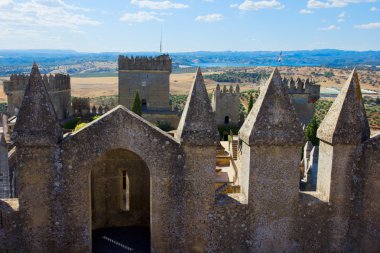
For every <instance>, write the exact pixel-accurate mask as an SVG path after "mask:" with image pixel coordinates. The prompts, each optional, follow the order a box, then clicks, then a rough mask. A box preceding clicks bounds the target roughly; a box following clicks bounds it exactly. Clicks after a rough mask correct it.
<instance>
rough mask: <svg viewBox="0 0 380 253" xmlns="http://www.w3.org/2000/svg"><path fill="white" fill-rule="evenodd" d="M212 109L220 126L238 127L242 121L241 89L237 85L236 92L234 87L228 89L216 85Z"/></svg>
mask: <svg viewBox="0 0 380 253" xmlns="http://www.w3.org/2000/svg"><path fill="white" fill-rule="evenodd" d="M211 101H212V102H211V103H212V109H213V111H214V112H215V120H216V124H217V125H218V126H223V125H232V126H238V125H239V120H240V113H239V111H240V87H239V85H236V88H235V90H234V89H233V87H232V86H230V87H229V89H227V87H226V86H225V85H224V86H223V89H220V85H219V84H217V85H216V89H215V90H214V92H213V93H212V99H211Z"/></svg>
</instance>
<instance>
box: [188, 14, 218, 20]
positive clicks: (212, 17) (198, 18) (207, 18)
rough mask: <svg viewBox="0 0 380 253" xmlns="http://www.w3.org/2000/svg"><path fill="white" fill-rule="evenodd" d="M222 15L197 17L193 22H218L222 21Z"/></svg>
mask: <svg viewBox="0 0 380 253" xmlns="http://www.w3.org/2000/svg"><path fill="white" fill-rule="evenodd" d="M223 18H224V17H223V15H222V14H208V15H205V16H198V17H196V18H195V21H201V22H218V21H221V20H223Z"/></svg>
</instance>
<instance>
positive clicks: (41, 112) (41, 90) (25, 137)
mask: <svg viewBox="0 0 380 253" xmlns="http://www.w3.org/2000/svg"><path fill="white" fill-rule="evenodd" d="M61 138H62V130H61V127H60V125H59V123H58V120H57V115H56V113H55V111H54V107H53V104H52V103H51V100H50V97H49V93H48V92H47V90H46V87H45V84H44V82H43V81H42V77H41V74H40V71H39V70H38V66H37V64H36V63H35V64H34V65H33V68H32V71H31V73H30V79H29V82H28V85H27V87H26V90H25V95H24V99H23V101H22V104H21V108H20V112H19V114H18V119H17V122H16V126H15V130H14V139H15V141H16V143H17V145H23V146H25V145H39V146H46V145H55V144H56V143H57V142H58V141H59V140H60V139H61Z"/></svg>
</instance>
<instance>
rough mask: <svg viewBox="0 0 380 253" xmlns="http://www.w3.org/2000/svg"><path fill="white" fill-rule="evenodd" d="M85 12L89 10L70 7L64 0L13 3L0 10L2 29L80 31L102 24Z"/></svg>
mask: <svg viewBox="0 0 380 253" xmlns="http://www.w3.org/2000/svg"><path fill="white" fill-rule="evenodd" d="M0 1H1V0H0ZM84 11H88V10H87V9H83V8H80V7H76V6H73V5H68V4H66V3H65V2H64V1H63V0H49V1H46V0H29V1H26V2H21V3H15V2H11V4H8V5H7V6H5V7H4V8H2V9H0V28H3V29H6V28H9V27H11V28H14V29H21V27H32V28H33V29H37V28H38V27H60V28H67V29H70V30H79V29H80V27H81V26H85V25H90V26H95V25H99V24H100V22H98V21H96V20H94V19H92V18H90V17H87V16H85V15H83V12H84Z"/></svg>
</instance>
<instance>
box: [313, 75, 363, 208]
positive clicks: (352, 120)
mask: <svg viewBox="0 0 380 253" xmlns="http://www.w3.org/2000/svg"><path fill="white" fill-rule="evenodd" d="M317 137H318V138H319V139H320V140H321V142H320V149H319V150H320V151H319V169H318V180H317V190H318V191H320V192H321V193H323V195H324V197H325V199H326V201H332V200H333V199H334V196H336V197H338V196H342V197H343V196H345V195H347V194H350V184H351V183H350V182H349V180H351V179H349V178H345V177H350V176H349V174H350V173H351V165H352V159H353V157H352V156H353V155H354V151H355V149H356V147H357V145H359V144H361V143H362V142H364V141H365V140H367V139H369V138H370V128H369V124H368V121H367V117H366V113H365V108H364V104H363V98H362V94H361V89H360V83H359V77H358V74H357V72H356V70H353V71H352V73H351V75H350V77H349V78H348V80H347V82H346V83H345V85H344V86H343V88H342V90H341V91H340V93H339V95H338V97H337V98H336V99H335V101H334V103H333V104H332V106H331V108H330V110H329V111H328V113H327V114H326V116H325V118H324V120H323V121H322V123H321V125H320V126H319V128H318V131H317ZM342 177H344V178H345V179H344V180H340V179H339V178H342ZM339 184H342V185H339ZM338 198H339V199H340V197H338Z"/></svg>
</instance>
